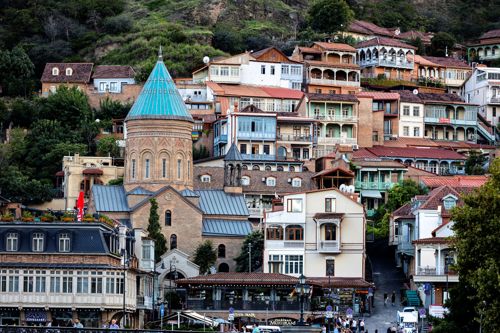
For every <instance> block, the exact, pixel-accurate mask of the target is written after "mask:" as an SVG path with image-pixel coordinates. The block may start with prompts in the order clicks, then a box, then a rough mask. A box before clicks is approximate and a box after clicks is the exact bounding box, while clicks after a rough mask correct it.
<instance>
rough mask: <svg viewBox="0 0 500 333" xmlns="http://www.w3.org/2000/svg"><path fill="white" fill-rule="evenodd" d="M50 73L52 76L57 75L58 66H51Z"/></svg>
mask: <svg viewBox="0 0 500 333" xmlns="http://www.w3.org/2000/svg"><path fill="white" fill-rule="evenodd" d="M52 75H54V76H57V75H59V68H57V67H53V68H52Z"/></svg>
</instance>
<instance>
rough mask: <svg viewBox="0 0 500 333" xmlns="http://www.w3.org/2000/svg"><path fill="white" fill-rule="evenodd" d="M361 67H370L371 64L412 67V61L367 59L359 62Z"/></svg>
mask: <svg viewBox="0 0 500 333" xmlns="http://www.w3.org/2000/svg"><path fill="white" fill-rule="evenodd" d="M359 66H361V67H371V66H382V67H396V68H405V69H413V67H414V63H413V62H411V61H399V60H388V59H368V60H363V61H360V62H359Z"/></svg>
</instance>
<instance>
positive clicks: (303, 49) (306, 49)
mask: <svg viewBox="0 0 500 333" xmlns="http://www.w3.org/2000/svg"><path fill="white" fill-rule="evenodd" d="M299 51H300V52H305V53H317V54H321V53H323V52H322V51H321V50H318V49H315V48H313V47H305V46H299Z"/></svg>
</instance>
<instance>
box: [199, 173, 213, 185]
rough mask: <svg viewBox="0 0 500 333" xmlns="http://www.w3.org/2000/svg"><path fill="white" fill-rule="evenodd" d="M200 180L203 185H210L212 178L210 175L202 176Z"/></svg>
mask: <svg viewBox="0 0 500 333" xmlns="http://www.w3.org/2000/svg"><path fill="white" fill-rule="evenodd" d="M200 179H201V182H202V183H210V181H211V180H212V177H211V176H210V175H202V176H201V177H200Z"/></svg>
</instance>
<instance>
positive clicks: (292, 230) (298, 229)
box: [285, 225, 304, 241]
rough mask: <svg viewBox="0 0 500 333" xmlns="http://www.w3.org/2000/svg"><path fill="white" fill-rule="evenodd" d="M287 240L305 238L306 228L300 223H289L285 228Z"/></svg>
mask: <svg viewBox="0 0 500 333" xmlns="http://www.w3.org/2000/svg"><path fill="white" fill-rule="evenodd" d="M285 239H286V240H296V241H299V240H304V228H302V226H300V225H289V226H288V227H286V228H285Z"/></svg>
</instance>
